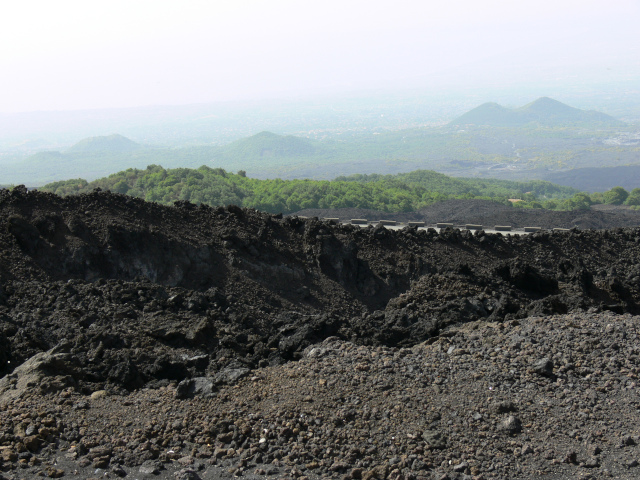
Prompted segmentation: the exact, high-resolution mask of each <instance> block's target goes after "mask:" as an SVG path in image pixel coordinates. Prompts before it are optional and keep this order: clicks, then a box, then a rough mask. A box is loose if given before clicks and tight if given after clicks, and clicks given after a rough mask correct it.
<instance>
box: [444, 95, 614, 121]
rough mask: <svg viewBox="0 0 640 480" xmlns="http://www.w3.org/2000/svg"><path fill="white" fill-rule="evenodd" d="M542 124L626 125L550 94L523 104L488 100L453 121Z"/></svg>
mask: <svg viewBox="0 0 640 480" xmlns="http://www.w3.org/2000/svg"><path fill="white" fill-rule="evenodd" d="M527 124H538V125H543V126H549V127H560V126H576V125H585V126H598V125H600V126H612V127H613V126H622V125H624V123H623V122H621V121H619V120H617V119H615V118H613V117H611V116H609V115H606V114H604V113H601V112H596V111H593V110H588V111H587V110H580V109H578V108H573V107H570V106H569V105H565V104H564V103H562V102H559V101H557V100H554V99H552V98H549V97H542V98H539V99H537V100H535V101H534V102H531V103H529V104H527V105H525V106H523V107H520V108H516V109H509V108H505V107H503V106H501V105H498V104H497V103H484V104H482V105H480V106H479V107H476V108H474V109H473V110H470V111H468V112H467V113H465V114H464V115H462V116H460V117H458V118H456V119H455V120H454V121H453V122H451V124H450V125H489V126H492V127H521V126H524V125H527Z"/></svg>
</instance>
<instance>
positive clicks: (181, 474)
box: [173, 468, 202, 480]
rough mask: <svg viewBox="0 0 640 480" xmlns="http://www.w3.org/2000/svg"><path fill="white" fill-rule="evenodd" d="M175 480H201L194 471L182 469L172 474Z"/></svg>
mask: <svg viewBox="0 0 640 480" xmlns="http://www.w3.org/2000/svg"><path fill="white" fill-rule="evenodd" d="M173 476H174V477H176V480H202V479H201V478H200V475H198V474H197V473H196V472H195V470H192V469H191V468H183V469H182V470H180V471H178V472H176V473H174V474H173Z"/></svg>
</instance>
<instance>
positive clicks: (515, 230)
mask: <svg viewBox="0 0 640 480" xmlns="http://www.w3.org/2000/svg"><path fill="white" fill-rule="evenodd" d="M298 218H303V219H304V218H306V217H298ZM323 220H324V221H326V222H329V223H346V224H351V225H359V226H369V225H372V224H378V225H382V226H385V227H396V228H402V227H407V226H408V227H417V228H422V229H427V228H437V229H441V230H443V229H445V228H453V229H460V230H471V231H479V230H484V231H488V232H497V233H501V232H507V233H512V234H514V235H520V234H522V233H535V232H540V231H542V230H550V231H553V232H569V231H570V230H571V229H570V228H560V227H556V228H543V227H513V226H512V225H494V226H492V227H490V226H485V225H480V224H475V223H466V224H464V225H456V224H454V223H450V222H436V223H431V224H427V223H426V222H421V221H410V222H406V223H402V222H398V221H397V220H368V219H366V218H352V219H351V220H348V221H341V220H340V219H339V218H337V217H324V218H323Z"/></svg>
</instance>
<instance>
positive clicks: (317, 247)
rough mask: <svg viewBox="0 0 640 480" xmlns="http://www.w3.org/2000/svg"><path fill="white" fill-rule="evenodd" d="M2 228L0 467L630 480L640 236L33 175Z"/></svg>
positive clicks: (12, 197) (80, 473)
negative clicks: (129, 188) (446, 221)
mask: <svg viewBox="0 0 640 480" xmlns="http://www.w3.org/2000/svg"><path fill="white" fill-rule="evenodd" d="M599 213H600V214H602V215H607V214H608V213H605V212H599ZM470 221H474V222H475V221H476V220H473V219H471V220H470ZM0 223H1V225H0V375H3V377H2V378H0V478H5V479H19V478H38V477H48V478H58V477H65V478H66V477H69V478H120V477H122V478H178V479H191V480H193V479H198V478H202V479H208V478H211V479H214V478H215V479H217V478H231V477H236V476H244V477H247V478H304V477H307V478H345V479H347V478H349V479H350V478H354V479H373V478H378V479H386V478H389V479H419V478H428V479H431V478H436V479H442V480H444V479H446V478H449V479H457V478H459V479H462V478H475V479H482V478H485V479H488V478H501V479H503V478H504V479H508V478H549V479H551V478H554V479H555V478H558V479H559V478H607V477H611V478H638V477H640V469H639V468H638V462H639V461H640V451H639V450H638V448H639V447H638V446H637V443H638V442H640V425H639V423H640V422H639V417H638V408H640V398H639V397H638V390H637V388H638V385H637V383H638V380H637V378H638V377H637V375H638V373H639V371H640V370H639V368H640V365H639V362H638V360H639V357H638V355H639V349H640V343H639V342H638V333H637V332H638V324H639V321H640V317H637V316H635V315H636V314H638V313H640V309H639V308H638V302H639V301H640V265H639V263H640V262H639V261H640V229H638V228H624V229H623V228H617V229H613V230H601V231H594V230H576V229H574V230H572V231H570V232H547V231H542V232H538V233H534V234H532V235H528V236H523V237H518V236H509V235H506V236H504V235H500V234H496V235H488V234H485V233H484V232H482V231H480V232H477V233H475V234H471V233H470V232H467V231H460V230H454V229H445V230H443V231H441V232H440V233H439V234H438V233H436V232H435V230H418V229H416V228H408V227H407V228H405V229H403V230H401V231H392V230H387V229H385V228H384V227H376V228H373V227H370V228H366V229H361V228H359V227H354V226H350V225H334V224H332V223H331V222H323V221H319V220H317V219H314V218H310V219H300V218H296V217H287V218H282V217H281V216H273V215H268V214H264V213H261V212H257V211H254V210H246V209H240V208H238V207H234V206H229V207H226V208H211V207H206V206H195V205H192V204H189V203H179V204H177V205H176V206H175V207H163V206H159V205H157V204H153V203H145V202H143V201H141V200H138V199H133V198H130V197H127V196H124V195H117V194H111V193H107V192H100V191H95V192H93V193H91V194H87V195H81V196H77V197H67V198H60V197H57V196H55V195H51V194H45V193H40V192H27V190H26V189H24V188H21V187H18V188H15V189H13V190H12V191H11V192H9V191H6V190H4V191H0ZM501 223H503V222H501Z"/></svg>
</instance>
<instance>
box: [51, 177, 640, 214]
mask: <svg viewBox="0 0 640 480" xmlns="http://www.w3.org/2000/svg"><path fill="white" fill-rule="evenodd" d="M95 188H101V189H102V190H110V191H112V192H117V193H122V194H127V195H132V196H135V197H140V198H144V199H145V200H147V201H150V202H157V203H161V204H172V203H173V202H175V201H179V200H182V201H184V200H186V201H190V202H192V203H196V204H199V203H204V204H208V205H213V206H217V205H229V204H234V205H239V206H243V207H249V208H255V209H258V210H263V211H266V212H271V213H280V212H281V213H284V214H288V213H293V212H297V211H299V210H303V209H307V208H321V209H336V208H347V207H354V208H367V209H372V210H378V211H383V212H408V211H415V210H419V209H421V208H423V207H426V206H428V205H431V204H433V203H436V202H440V201H444V200H449V199H487V200H493V201H495V202H499V203H502V204H505V205H514V206H515V207H516V208H548V209H554V210H573V209H580V208H589V206H590V205H592V204H594V203H611V204H621V203H626V204H628V205H640V189H634V190H633V191H632V192H626V190H624V189H623V188H621V187H616V188H614V189H612V190H610V191H609V192H605V193H602V194H598V193H595V194H591V195H589V194H586V193H583V192H578V191H577V190H575V189H573V188H570V187H563V186H560V185H555V184H552V183H550V182H544V181H530V182H513V181H507V180H495V179H469V178H454V177H448V176H446V175H443V174H441V173H437V172H433V171H430V170H417V171H414V172H409V173H402V174H397V175H378V174H372V175H350V176H345V177H338V178H336V179H335V180H332V181H328V180H308V179H303V180H282V179H269V180H260V179H255V178H249V177H247V176H246V172H244V171H242V170H241V171H238V172H237V173H231V172H227V171H225V170H224V169H222V168H211V167H207V166H202V167H200V168H197V169H192V168H173V169H165V168H163V167H161V166H159V165H149V166H148V167H147V168H146V169H135V168H130V169H128V170H124V171H121V172H118V173H115V174H113V175H110V176H108V177H104V178H100V179H98V180H94V181H92V182H87V181H86V180H84V179H72V180H64V181H59V182H53V183H49V184H47V185H45V186H44V187H42V188H41V189H40V190H44V191H49V192H53V193H56V194H59V195H73V194H81V193H87V192H90V191H92V190H93V189H95ZM516 200H517V201H516Z"/></svg>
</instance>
